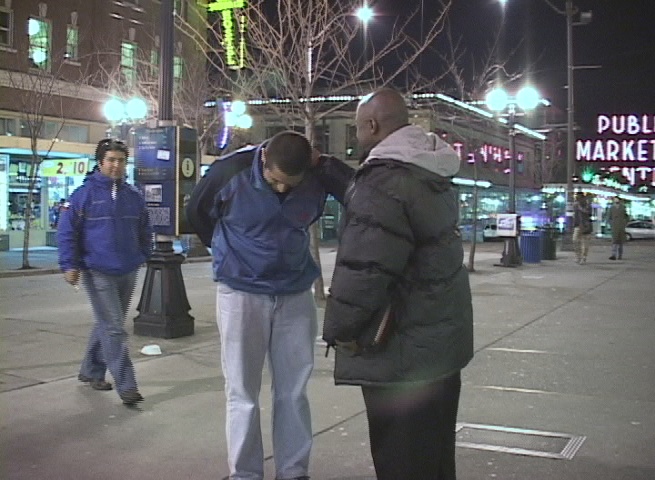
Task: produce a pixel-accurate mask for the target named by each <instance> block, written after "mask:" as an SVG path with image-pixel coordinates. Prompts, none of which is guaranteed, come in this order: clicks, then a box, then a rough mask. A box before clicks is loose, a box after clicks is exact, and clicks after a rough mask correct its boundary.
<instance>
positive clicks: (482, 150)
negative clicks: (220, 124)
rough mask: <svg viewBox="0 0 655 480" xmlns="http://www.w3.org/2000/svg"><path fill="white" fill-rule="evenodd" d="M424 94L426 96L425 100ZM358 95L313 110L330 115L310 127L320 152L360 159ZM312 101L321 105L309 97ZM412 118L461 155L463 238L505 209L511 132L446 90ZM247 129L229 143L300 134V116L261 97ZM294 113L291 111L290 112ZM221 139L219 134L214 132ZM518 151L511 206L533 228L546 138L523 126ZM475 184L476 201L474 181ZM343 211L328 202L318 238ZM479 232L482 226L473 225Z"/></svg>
mask: <svg viewBox="0 0 655 480" xmlns="http://www.w3.org/2000/svg"><path fill="white" fill-rule="evenodd" d="M423 97H425V98H423ZM358 100H359V97H357V96H353V98H352V99H351V100H350V101H345V100H344V99H343V98H342V97H339V98H336V99H335V100H334V101H335V102H341V103H342V105H341V106H339V108H336V109H335V108H334V107H335V105H334V104H333V103H332V104H330V103H329V102H327V103H325V104H324V105H322V106H321V107H319V111H320V110H321V108H322V109H324V110H326V111H329V112H330V113H329V114H326V115H322V114H319V115H318V120H317V121H316V122H315V124H314V134H313V139H314V144H315V145H316V146H317V148H319V149H320V150H321V151H322V152H325V153H329V154H332V155H334V156H336V157H338V158H341V159H344V160H346V161H347V162H348V163H349V164H351V165H352V166H353V167H356V166H357V165H358V163H359V155H360V152H359V151H358V148H357V138H356V128H355V118H354V117H355V107H356V105H357V102H358ZM313 103H315V104H318V103H320V102H313ZM409 103H410V116H411V118H410V121H411V123H413V124H416V125H420V126H422V127H423V128H425V129H426V130H427V131H431V132H434V133H437V134H438V135H440V136H441V137H442V138H443V139H444V140H445V141H446V142H448V143H450V144H451V145H452V146H453V147H454V148H455V150H456V151H457V152H458V153H459V155H460V158H461V160H462V166H461V169H460V172H459V174H458V175H457V177H456V178H455V180H454V182H455V184H456V186H457V189H458V195H459V200H460V203H459V205H460V223H461V226H462V231H463V233H464V236H465V238H466V237H467V235H468V234H469V233H470V231H471V230H472V228H471V227H472V224H473V223H474V218H477V220H478V222H479V224H481V225H482V226H484V224H486V223H493V222H495V216H496V214H497V213H506V212H507V211H508V208H509V197H510V187H509V185H510V174H511V168H510V163H511V162H510V150H509V130H508V128H507V126H506V124H504V123H502V122H499V119H498V118H495V117H493V115H490V114H488V113H487V112H484V111H482V110H479V109H475V108H474V109H472V110H471V109H470V108H471V107H470V106H468V105H466V104H464V103H462V102H459V101H457V100H456V99H453V98H450V97H447V96H445V95H439V96H438V97H437V96H436V95H434V96H427V95H425V94H424V95H423V96H422V97H419V98H417V99H416V101H410V102H409ZM248 111H249V114H250V115H251V116H252V117H253V124H252V127H251V128H250V129H248V130H246V131H244V130H239V129H237V130H235V131H233V132H230V133H231V136H232V140H231V144H230V146H229V148H239V147H240V146H242V145H243V144H247V143H259V142H261V141H263V140H265V139H267V138H270V137H272V136H273V135H275V134H276V133H278V132H280V131H282V130H285V129H293V130H296V131H299V132H301V133H305V126H304V121H303V119H302V118H298V117H294V116H293V115H291V114H288V113H287V112H284V111H281V110H279V109H278V108H276V106H275V105H274V104H271V103H267V102H266V101H262V100H255V101H251V102H249V106H248ZM296 111H297V110H296ZM218 136H219V137H222V138H225V134H224V133H221V132H219V133H218ZM515 140H516V141H515V153H516V160H517V161H516V166H517V168H516V177H515V178H516V189H515V193H516V206H517V211H518V212H519V213H520V214H521V215H522V216H523V218H524V225H526V226H537V225H542V224H544V223H547V222H548V221H549V219H548V218H546V216H547V211H546V209H545V208H543V197H542V193H541V185H542V173H541V172H542V170H543V168H542V164H543V163H544V162H546V161H548V159H547V158H546V151H547V150H548V145H547V141H548V139H547V138H546V137H545V136H544V135H541V134H540V133H539V132H536V131H534V130H532V129H528V128H524V129H523V130H522V131H521V132H518V134H517V135H516V137H515ZM476 184H477V202H475V201H474V198H475V194H476V192H475V190H476V188H475V185H476ZM340 215H341V209H340V208H339V207H338V205H336V202H335V201H333V200H331V201H328V203H327V210H326V212H325V215H324V217H323V219H322V223H321V228H322V232H323V233H322V236H323V238H324V239H326V240H329V239H331V238H334V236H335V235H336V232H335V230H336V227H337V225H338V222H339V218H340ZM478 231H479V232H480V234H481V232H482V228H478Z"/></svg>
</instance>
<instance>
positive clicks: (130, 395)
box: [118, 390, 143, 406]
mask: <svg viewBox="0 0 655 480" xmlns="http://www.w3.org/2000/svg"><path fill="white" fill-rule="evenodd" d="M118 395H119V396H120V397H121V400H123V403H124V404H125V405H127V406H133V405H136V404H137V403H138V402H143V397H142V396H141V394H140V393H139V392H138V391H136V390H128V391H126V392H123V393H119V394H118Z"/></svg>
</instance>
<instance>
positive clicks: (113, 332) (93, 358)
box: [80, 270, 137, 393]
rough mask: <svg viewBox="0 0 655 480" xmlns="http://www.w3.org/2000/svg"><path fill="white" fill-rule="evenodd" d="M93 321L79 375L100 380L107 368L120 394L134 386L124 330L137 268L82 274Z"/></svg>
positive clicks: (89, 271)
mask: <svg viewBox="0 0 655 480" xmlns="http://www.w3.org/2000/svg"><path fill="white" fill-rule="evenodd" d="M82 282H83V283H84V287H85V288H86V291H87V293H88V295H89V300H90V301H91V308H92V309H93V316H94V319H95V324H94V325H93V330H92V331H91V336H90V337H89V345H88V346H87V349H86V355H85V356H84V360H82V366H81V368H80V374H82V375H84V376H85V377H90V378H95V379H98V380H103V379H104V378H105V372H106V371H107V370H109V373H111V376H112V377H114V382H116V390H118V392H119V393H123V392H126V391H128V390H135V389H136V388H137V385H136V380H135V378H134V366H133V365H132V360H131V359H130V352H129V349H128V346H127V332H126V331H125V328H124V325H125V316H126V315H127V310H128V308H129V306H130V301H131V300H132V295H133V293H134V287H135V284H136V271H134V272H131V273H128V274H126V275H105V274H104V273H100V272H97V271H94V270H87V271H84V272H83V273H82Z"/></svg>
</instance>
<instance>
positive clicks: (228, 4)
mask: <svg viewBox="0 0 655 480" xmlns="http://www.w3.org/2000/svg"><path fill="white" fill-rule="evenodd" d="M245 7H246V0H217V1H213V2H209V4H208V5H207V10H208V11H210V12H219V13H220V14H221V25H222V27H223V48H224V49H225V60H226V63H227V65H228V67H230V68H232V69H234V70H238V69H240V68H243V67H244V66H245V63H246V16H245V15H237V12H236V11H235V10H237V9H240V8H245ZM235 23H236V24H237V25H236V26H235ZM237 31H238V34H239V38H238V41H237ZM237 44H238V45H237Z"/></svg>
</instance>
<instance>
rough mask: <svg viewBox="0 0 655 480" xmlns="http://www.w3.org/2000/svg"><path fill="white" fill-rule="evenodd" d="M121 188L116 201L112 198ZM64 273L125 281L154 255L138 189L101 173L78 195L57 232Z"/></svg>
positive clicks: (92, 175)
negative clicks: (123, 278)
mask: <svg viewBox="0 0 655 480" xmlns="http://www.w3.org/2000/svg"><path fill="white" fill-rule="evenodd" d="M114 183H116V198H115V199H113V198H112V195H111V191H112V188H113V186H114ZM57 245H58V247H59V267H60V268H61V269H62V270H63V271H67V270H96V271H98V272H101V273H104V274H107V275H123V274H126V273H129V272H132V271H134V270H136V269H137V268H138V267H139V266H140V265H141V264H143V263H144V262H145V261H146V260H147V259H148V258H149V257H150V254H151V253H152V228H151V227H150V221H149V218H148V211H147V209H146V205H145V201H144V199H143V196H142V195H141V193H140V192H139V191H138V190H137V189H136V187H134V186H132V185H130V184H128V183H125V182H114V181H113V180H112V179H111V178H109V177H107V176H106V175H103V174H102V173H100V172H99V171H96V172H95V173H93V174H91V175H89V176H88V177H87V178H86V179H85V181H84V183H83V184H82V186H80V187H79V188H78V189H77V190H75V191H74V192H73V194H72V195H71V196H70V199H69V207H68V209H66V210H64V211H63V212H62V215H61V218H60V219H59V225H58V229H57Z"/></svg>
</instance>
